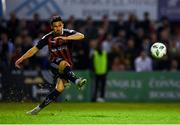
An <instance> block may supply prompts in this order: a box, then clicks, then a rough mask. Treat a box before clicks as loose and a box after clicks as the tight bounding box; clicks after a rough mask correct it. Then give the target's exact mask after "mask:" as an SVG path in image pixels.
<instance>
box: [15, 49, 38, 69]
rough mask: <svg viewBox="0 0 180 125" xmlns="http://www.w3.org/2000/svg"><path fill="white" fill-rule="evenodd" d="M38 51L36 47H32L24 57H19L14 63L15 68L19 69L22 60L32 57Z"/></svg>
mask: <svg viewBox="0 0 180 125" xmlns="http://www.w3.org/2000/svg"><path fill="white" fill-rule="evenodd" d="M38 51H39V49H38V48H37V47H36V46H33V47H32V48H31V49H29V50H28V51H27V52H26V53H25V54H24V55H22V56H21V58H19V59H18V60H17V61H16V63H15V66H16V67H17V68H19V69H20V68H21V63H22V62H23V61H24V60H27V59H28V58H30V57H32V56H33V55H34V54H36V53H37V52H38Z"/></svg>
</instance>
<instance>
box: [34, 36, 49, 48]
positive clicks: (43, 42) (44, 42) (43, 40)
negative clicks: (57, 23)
mask: <svg viewBox="0 0 180 125" xmlns="http://www.w3.org/2000/svg"><path fill="white" fill-rule="evenodd" d="M47 44H48V37H47V36H43V37H42V38H41V40H39V42H38V43H37V45H36V47H37V48H38V49H42V48H43V47H44V46H46V45H47Z"/></svg>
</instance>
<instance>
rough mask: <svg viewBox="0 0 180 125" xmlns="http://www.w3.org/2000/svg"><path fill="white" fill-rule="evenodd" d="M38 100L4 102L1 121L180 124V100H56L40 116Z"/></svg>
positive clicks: (0, 109)
mask: <svg viewBox="0 0 180 125" xmlns="http://www.w3.org/2000/svg"><path fill="white" fill-rule="evenodd" d="M36 105H37V104H34V103H0V123H1V124H2V123H9V124H10V123H32V124H35V123H42V124H55V123H56V124H58V123H59V124H60V123H62V124H66V123H67V124H73V123H82V124H83V123H88V124H90V123H91V124H94V123H106V124H113V123H121V124H123V123H129V124H131V123H139V124H141V123H143V124H146V123H156V124H163V123H168V124H171V123H180V103H169V104H168V103H154V104H150V103H53V104H51V105H49V106H48V107H47V108H45V109H44V110H43V111H42V112H40V114H39V115H36V116H29V115H26V114H25V112H26V111H28V110H30V109H32V108H33V107H35V106H36Z"/></svg>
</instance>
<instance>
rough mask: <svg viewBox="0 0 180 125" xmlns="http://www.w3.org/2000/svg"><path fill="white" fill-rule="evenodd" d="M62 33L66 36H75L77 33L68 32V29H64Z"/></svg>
mask: <svg viewBox="0 0 180 125" xmlns="http://www.w3.org/2000/svg"><path fill="white" fill-rule="evenodd" d="M64 33H65V35H66V36H70V35H73V34H76V33H77V31H75V30H70V29H64Z"/></svg>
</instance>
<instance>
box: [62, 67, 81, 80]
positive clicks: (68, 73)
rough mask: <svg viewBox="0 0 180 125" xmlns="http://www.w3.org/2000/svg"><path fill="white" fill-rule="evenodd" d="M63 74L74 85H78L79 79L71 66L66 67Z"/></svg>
mask: <svg viewBox="0 0 180 125" xmlns="http://www.w3.org/2000/svg"><path fill="white" fill-rule="evenodd" d="M63 73H64V74H65V75H66V77H67V78H68V79H69V80H70V81H71V82H73V83H76V80H77V79H78V77H77V76H76V75H75V74H74V73H73V71H72V70H71V68H70V67H69V66H66V67H65V69H64V71H63Z"/></svg>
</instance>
